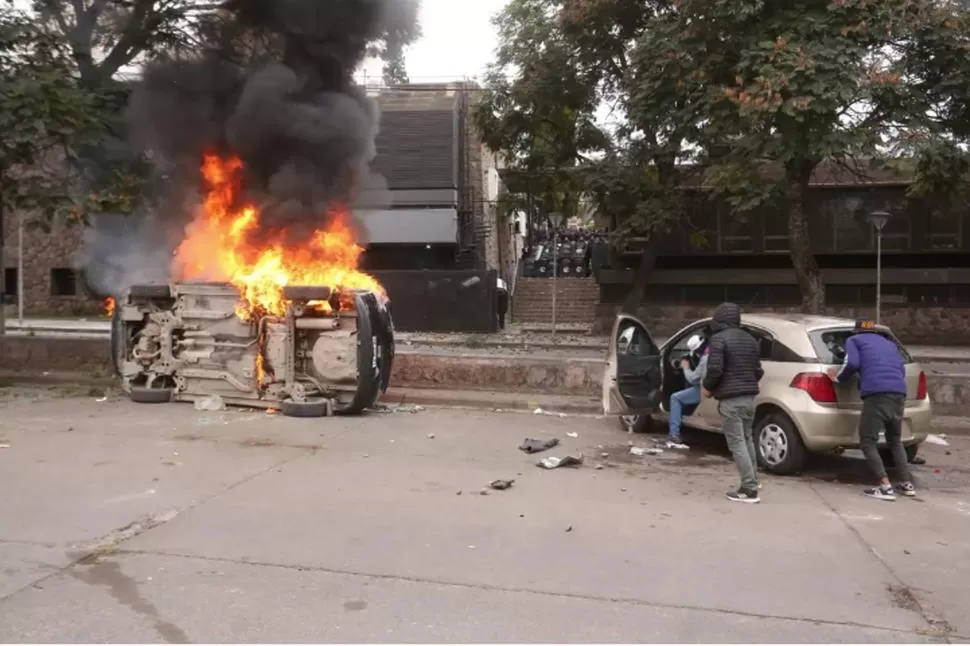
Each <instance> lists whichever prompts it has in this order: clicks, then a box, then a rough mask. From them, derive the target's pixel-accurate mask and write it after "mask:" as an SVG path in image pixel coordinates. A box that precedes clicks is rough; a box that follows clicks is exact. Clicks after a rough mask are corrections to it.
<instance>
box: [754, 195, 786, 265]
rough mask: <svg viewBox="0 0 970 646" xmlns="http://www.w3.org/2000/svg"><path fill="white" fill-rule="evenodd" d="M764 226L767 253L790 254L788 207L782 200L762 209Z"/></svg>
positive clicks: (774, 201)
mask: <svg viewBox="0 0 970 646" xmlns="http://www.w3.org/2000/svg"><path fill="white" fill-rule="evenodd" d="M761 214H762V222H763V224H764V235H765V238H764V239H765V253H788V252H789V251H790V248H789V246H788V207H787V205H786V204H784V202H783V201H782V200H772V201H770V202H768V203H767V204H765V205H764V206H763V207H762V208H761Z"/></svg>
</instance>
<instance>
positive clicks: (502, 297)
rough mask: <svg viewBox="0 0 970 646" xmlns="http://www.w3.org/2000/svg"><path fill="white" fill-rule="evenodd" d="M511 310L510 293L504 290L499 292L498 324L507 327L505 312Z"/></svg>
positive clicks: (501, 327)
mask: <svg viewBox="0 0 970 646" xmlns="http://www.w3.org/2000/svg"><path fill="white" fill-rule="evenodd" d="M508 311H509V293H508V292H506V291H503V290H499V292H498V326H499V328H500V329H503V330H504V329H505V313H506V312H508Z"/></svg>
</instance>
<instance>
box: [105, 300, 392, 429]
mask: <svg viewBox="0 0 970 646" xmlns="http://www.w3.org/2000/svg"><path fill="white" fill-rule="evenodd" d="M281 295H282V301H281V307H280V313H278V314H270V313H266V312H263V311H260V310H252V309H249V308H247V307H246V306H245V303H244V301H243V299H242V298H241V294H240V291H239V289H238V288H236V287H235V286H233V285H230V284H226V283H171V284H145V285H134V286H132V287H131V288H130V289H129V290H128V292H127V293H126V294H125V295H124V296H123V297H121V298H119V299H118V302H117V304H116V307H115V311H114V314H113V319H112V329H111V352H112V359H113V361H114V365H115V369H116V370H117V372H118V374H119V376H120V378H121V385H122V389H123V390H124V391H125V392H126V393H127V394H128V395H129V397H130V398H131V399H132V401H135V402H138V403H163V402H169V401H182V402H197V401H199V400H202V399H205V398H210V397H213V396H218V397H220V398H221V399H222V400H223V401H224V402H225V403H226V404H232V405H240V406H248V407H260V408H267V409H279V410H280V412H281V413H282V414H284V415H288V416H292V417H322V416H326V415H331V414H335V413H336V414H358V413H361V412H363V411H365V410H366V409H368V408H371V407H373V406H374V405H375V403H376V402H377V399H378V398H379V397H380V395H381V394H382V393H383V392H384V391H386V389H387V386H388V383H389V381H390V376H391V366H392V363H393V359H394V325H393V320H392V318H391V310H390V302H389V301H388V300H387V299H386V297H384V296H383V295H381V294H377V293H375V292H373V291H368V290H340V289H331V288H330V287H328V286H313V285H311V286H301V285H290V286H286V287H284V288H282V294H281Z"/></svg>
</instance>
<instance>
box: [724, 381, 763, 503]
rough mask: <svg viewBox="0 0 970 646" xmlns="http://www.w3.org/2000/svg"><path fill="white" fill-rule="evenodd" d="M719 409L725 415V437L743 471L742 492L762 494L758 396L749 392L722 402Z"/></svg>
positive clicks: (736, 462)
mask: <svg viewBox="0 0 970 646" xmlns="http://www.w3.org/2000/svg"><path fill="white" fill-rule="evenodd" d="M717 411H718V412H719V413H720V414H721V417H723V418H724V425H723V429H724V437H725V438H727V443H728V448H729V449H731V455H733V456H734V464H735V465H737V467H738V471H739V472H740V474H741V491H743V492H745V493H747V494H749V495H756V494H757V493H758V454H757V453H755V448H754V434H753V430H752V428H751V427H752V426H753V425H754V397H753V396H751V395H745V396H742V397H731V398H730V399H722V400H721V401H720V402H718V405H717Z"/></svg>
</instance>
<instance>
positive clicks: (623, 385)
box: [603, 314, 663, 415]
mask: <svg viewBox="0 0 970 646" xmlns="http://www.w3.org/2000/svg"><path fill="white" fill-rule="evenodd" d="M661 375H662V372H661V367H660V349H659V348H658V347H657V344H656V343H654V341H653V339H652V338H651V337H650V333H649V332H647V328H646V326H645V325H644V324H643V323H642V322H640V321H639V320H638V319H637V318H636V317H634V316H630V315H628V314H620V315H618V316H617V317H616V321H615V322H614V324H613V334H612V336H611V337H610V353H609V356H608V358H607V362H606V371H605V373H604V375H603V413H604V414H606V415H630V414H633V413H650V412H653V410H654V409H656V408H657V406H658V405H659V403H660V399H661V398H662V397H663V389H662V387H661V381H662V380H661Z"/></svg>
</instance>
